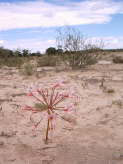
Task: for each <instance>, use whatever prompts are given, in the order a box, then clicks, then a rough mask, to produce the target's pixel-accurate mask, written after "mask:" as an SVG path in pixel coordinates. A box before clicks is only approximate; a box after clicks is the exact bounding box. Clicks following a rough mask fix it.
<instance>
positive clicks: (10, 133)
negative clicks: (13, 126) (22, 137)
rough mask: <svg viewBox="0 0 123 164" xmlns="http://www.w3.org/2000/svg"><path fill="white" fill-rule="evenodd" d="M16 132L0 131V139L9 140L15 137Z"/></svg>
mask: <svg viewBox="0 0 123 164" xmlns="http://www.w3.org/2000/svg"><path fill="white" fill-rule="evenodd" d="M16 133H17V132H16V131H10V132H9V131H8V132H5V131H2V132H1V133H0V136H1V137H7V138H9V137H13V136H15V135H16Z"/></svg>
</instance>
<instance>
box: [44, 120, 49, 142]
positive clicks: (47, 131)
mask: <svg viewBox="0 0 123 164" xmlns="http://www.w3.org/2000/svg"><path fill="white" fill-rule="evenodd" d="M49 125H50V120H49V119H48V121H47V130H46V139H45V142H46V144H47V141H48V134H49Z"/></svg>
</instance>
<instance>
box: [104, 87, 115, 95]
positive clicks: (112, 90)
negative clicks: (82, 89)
mask: <svg viewBox="0 0 123 164" xmlns="http://www.w3.org/2000/svg"><path fill="white" fill-rule="evenodd" d="M106 92H107V93H109V94H110V93H114V92H115V90H114V89H113V88H108V89H107V91H106Z"/></svg>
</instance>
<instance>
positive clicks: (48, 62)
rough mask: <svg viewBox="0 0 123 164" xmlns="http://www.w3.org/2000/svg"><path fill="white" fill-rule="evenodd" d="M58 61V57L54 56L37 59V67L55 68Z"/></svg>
mask: <svg viewBox="0 0 123 164" xmlns="http://www.w3.org/2000/svg"><path fill="white" fill-rule="evenodd" d="M57 61H58V57H56V56H47V55H45V56H42V57H40V58H38V61H37V66H38V67H44V66H56V64H57Z"/></svg>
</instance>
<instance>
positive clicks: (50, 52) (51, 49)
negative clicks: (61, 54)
mask: <svg viewBox="0 0 123 164" xmlns="http://www.w3.org/2000/svg"><path fill="white" fill-rule="evenodd" d="M56 53H57V50H56V49H55V48H54V47H49V48H47V49H46V54H47V55H55V54H56Z"/></svg>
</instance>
